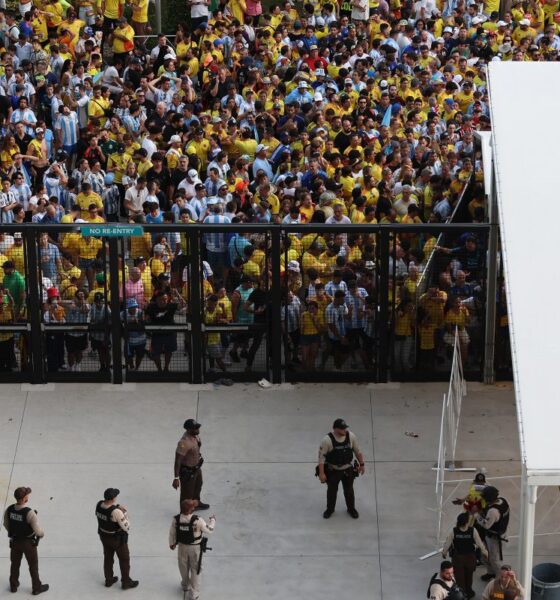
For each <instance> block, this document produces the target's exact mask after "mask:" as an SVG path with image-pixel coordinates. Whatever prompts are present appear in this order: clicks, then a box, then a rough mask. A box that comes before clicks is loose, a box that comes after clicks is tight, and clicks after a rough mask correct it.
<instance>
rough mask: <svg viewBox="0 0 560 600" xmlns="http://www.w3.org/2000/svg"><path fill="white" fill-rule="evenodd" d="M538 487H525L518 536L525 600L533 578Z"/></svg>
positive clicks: (528, 595) (529, 593) (528, 594)
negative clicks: (520, 527)
mask: <svg viewBox="0 0 560 600" xmlns="http://www.w3.org/2000/svg"><path fill="white" fill-rule="evenodd" d="M537 490H538V486H536V485H529V486H527V495H526V498H525V513H524V523H523V530H520V532H519V534H520V536H523V538H525V539H524V540H523V542H522V543H523V556H522V557H521V565H520V568H521V573H520V575H521V577H520V581H521V585H522V586H523V587H524V588H525V598H530V597H531V583H532V578H533V543H534V536H535V508H536V505H537Z"/></svg>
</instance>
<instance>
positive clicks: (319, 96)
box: [313, 92, 323, 102]
mask: <svg viewBox="0 0 560 600" xmlns="http://www.w3.org/2000/svg"><path fill="white" fill-rule="evenodd" d="M313 100H315V102H322V101H323V94H321V92H315V94H314V95H313Z"/></svg>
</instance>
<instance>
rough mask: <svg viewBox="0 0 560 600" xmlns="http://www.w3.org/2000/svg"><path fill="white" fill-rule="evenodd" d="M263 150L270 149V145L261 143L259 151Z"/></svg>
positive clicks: (258, 147)
mask: <svg viewBox="0 0 560 600" xmlns="http://www.w3.org/2000/svg"><path fill="white" fill-rule="evenodd" d="M261 150H268V146H265V145H264V144H259V145H258V146H257V152H260V151H261Z"/></svg>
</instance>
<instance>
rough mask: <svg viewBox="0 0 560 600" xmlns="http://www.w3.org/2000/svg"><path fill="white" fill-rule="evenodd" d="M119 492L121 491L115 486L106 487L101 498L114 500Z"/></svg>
mask: <svg viewBox="0 0 560 600" xmlns="http://www.w3.org/2000/svg"><path fill="white" fill-rule="evenodd" d="M120 493H121V491H120V490H118V489H117V488H107V489H106V490H105V491H104V492H103V498H105V500H114V499H115V498H116V497H117V496H118V495H119V494H120Z"/></svg>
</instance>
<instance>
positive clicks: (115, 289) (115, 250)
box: [109, 237, 124, 384]
mask: <svg viewBox="0 0 560 600" xmlns="http://www.w3.org/2000/svg"><path fill="white" fill-rule="evenodd" d="M123 260H124V254H123ZM109 276H110V278H111V285H110V290H109V291H110V292H111V302H110V306H111V343H112V347H113V383H116V384H119V383H122V382H123V367H122V328H121V301H120V297H119V296H120V294H119V291H120V290H119V238H116V237H115V238H109ZM123 285H124V282H123Z"/></svg>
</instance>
